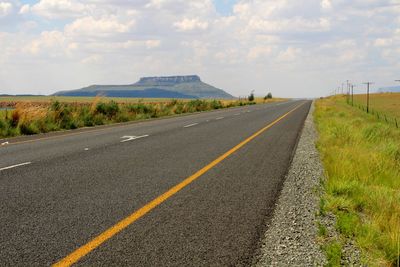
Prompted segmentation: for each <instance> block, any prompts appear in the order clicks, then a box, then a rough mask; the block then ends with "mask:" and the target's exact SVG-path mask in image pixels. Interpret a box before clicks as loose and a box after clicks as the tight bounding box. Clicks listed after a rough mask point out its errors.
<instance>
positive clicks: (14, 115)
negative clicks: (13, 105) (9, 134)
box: [10, 110, 21, 127]
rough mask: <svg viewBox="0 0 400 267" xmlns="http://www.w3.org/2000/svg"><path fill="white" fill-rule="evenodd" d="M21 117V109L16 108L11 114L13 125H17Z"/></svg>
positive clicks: (11, 123)
mask: <svg viewBox="0 0 400 267" xmlns="http://www.w3.org/2000/svg"><path fill="white" fill-rule="evenodd" d="M20 117H21V115H20V113H19V111H18V110H14V111H13V113H12V114H11V121H10V125H11V127H17V125H18V122H19V119H20Z"/></svg>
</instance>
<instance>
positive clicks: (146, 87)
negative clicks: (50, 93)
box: [54, 75, 233, 99]
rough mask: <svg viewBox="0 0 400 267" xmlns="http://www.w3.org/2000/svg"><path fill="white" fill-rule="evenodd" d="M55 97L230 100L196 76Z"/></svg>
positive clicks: (145, 79) (149, 79)
mask: <svg viewBox="0 0 400 267" xmlns="http://www.w3.org/2000/svg"><path fill="white" fill-rule="evenodd" d="M54 95H57V96H97V95H101V96H109V97H140V98H213V99H230V98H233V96H232V95H230V94H228V93H227V92H225V91H224V90H221V89H218V88H216V87H214V86H211V85H209V84H206V83H204V82H202V81H201V79H200V77H199V76H197V75H188V76H167V77H143V78H140V80H139V81H138V82H136V83H134V84H129V85H91V86H88V87H84V88H81V89H77V90H70V91H61V92H57V93H55V94H54Z"/></svg>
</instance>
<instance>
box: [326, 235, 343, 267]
mask: <svg viewBox="0 0 400 267" xmlns="http://www.w3.org/2000/svg"><path fill="white" fill-rule="evenodd" d="M323 249H324V251H325V253H326V259H327V261H328V264H327V265H326V266H327V267H336V266H340V259H341V258H342V244H341V243H340V242H339V241H332V242H329V243H328V244H326V245H325V246H324V247H323Z"/></svg>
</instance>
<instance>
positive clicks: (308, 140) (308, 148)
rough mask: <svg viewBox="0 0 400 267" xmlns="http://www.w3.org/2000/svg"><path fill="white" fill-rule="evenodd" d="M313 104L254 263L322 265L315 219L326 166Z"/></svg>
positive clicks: (322, 254) (259, 264) (322, 260)
mask: <svg viewBox="0 0 400 267" xmlns="http://www.w3.org/2000/svg"><path fill="white" fill-rule="evenodd" d="M313 111H314V104H313V105H312V107H311V109H310V112H309V114H308V117H307V119H306V121H305V124H304V128H303V131H302V133H301V136H300V139H299V142H298V146H297V149H296V152H295V154H294V157H293V161H292V164H291V167H290V169H289V172H288V174H287V176H286V179H285V182H284V185H283V188H282V192H281V195H280V197H279V200H278V201H277V205H276V208H275V212H274V216H273V218H272V220H271V222H270V225H268V226H267V229H268V230H267V231H266V233H265V236H264V240H263V242H262V247H261V253H260V255H259V256H258V259H257V263H256V264H255V266H323V265H325V264H326V263H327V260H326V257H325V255H324V253H323V252H322V251H321V249H320V246H319V244H318V242H317V236H318V227H317V223H316V221H317V220H318V218H317V213H318V210H319V200H320V198H319V193H318V192H321V183H320V181H321V178H322V177H323V167H322V164H321V161H320V158H319V153H318V151H317V150H316V147H315V140H316V137H317V133H316V130H315V127H314V123H313Z"/></svg>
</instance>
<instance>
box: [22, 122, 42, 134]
mask: <svg viewBox="0 0 400 267" xmlns="http://www.w3.org/2000/svg"><path fill="white" fill-rule="evenodd" d="M18 127H19V131H20V133H21V134H25V135H32V134H37V133H39V132H40V131H39V129H38V127H37V126H36V125H35V124H34V123H31V122H28V121H23V122H21V123H20V124H19V126H18Z"/></svg>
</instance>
